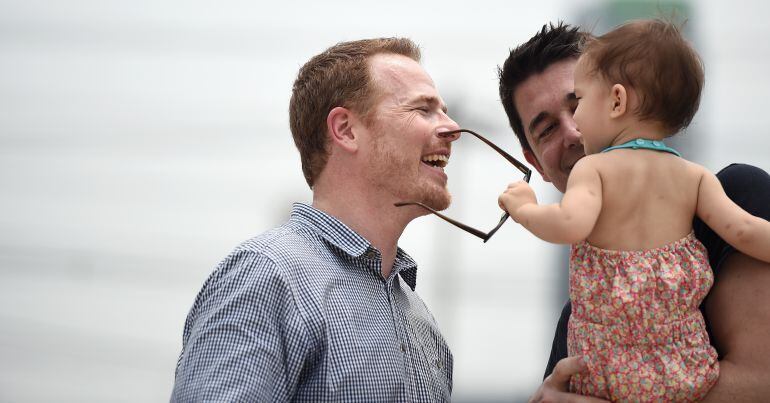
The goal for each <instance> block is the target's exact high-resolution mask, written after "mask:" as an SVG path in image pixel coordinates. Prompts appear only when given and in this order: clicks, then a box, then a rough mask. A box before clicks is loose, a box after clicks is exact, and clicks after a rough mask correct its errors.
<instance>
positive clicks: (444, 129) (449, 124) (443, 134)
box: [437, 114, 460, 142]
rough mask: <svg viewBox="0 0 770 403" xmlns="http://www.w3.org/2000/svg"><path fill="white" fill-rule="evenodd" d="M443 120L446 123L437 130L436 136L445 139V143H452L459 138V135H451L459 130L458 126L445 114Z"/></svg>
mask: <svg viewBox="0 0 770 403" xmlns="http://www.w3.org/2000/svg"><path fill="white" fill-rule="evenodd" d="M444 119H445V120H446V122H443V123H442V125H441V127H440V128H439V130H438V133H437V134H438V136H439V138H442V139H445V140H446V141H449V142H452V141H455V140H457V139H459V138H460V133H451V132H453V131H457V130H460V125H458V124H457V122H455V121H454V120H452V118H450V117H449V116H448V115H447V114H444Z"/></svg>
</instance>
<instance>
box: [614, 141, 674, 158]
mask: <svg viewBox="0 0 770 403" xmlns="http://www.w3.org/2000/svg"><path fill="white" fill-rule="evenodd" d="M621 148H631V149H634V150H638V149H640V148H641V149H644V150H654V151H663V152H666V153H671V154H674V155H676V156H677V157H681V156H682V154H679V151H676V150H674V149H673V148H671V147H669V146H667V145H665V144H664V143H663V142H662V141H660V140H647V139H636V140H631V141H629V142H628V143H623V144H619V145H616V146H612V147H607V148H605V149H604V150H602V152H603V153H606V152H607V151H612V150H617V149H621Z"/></svg>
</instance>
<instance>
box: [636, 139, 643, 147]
mask: <svg viewBox="0 0 770 403" xmlns="http://www.w3.org/2000/svg"><path fill="white" fill-rule="evenodd" d="M636 144H639V145H640V146H643V145H644V140H642V139H636Z"/></svg>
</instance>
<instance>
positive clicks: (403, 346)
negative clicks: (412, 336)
mask: <svg viewBox="0 0 770 403" xmlns="http://www.w3.org/2000/svg"><path fill="white" fill-rule="evenodd" d="M401 352H402V353H405V352H406V344H404V343H401Z"/></svg>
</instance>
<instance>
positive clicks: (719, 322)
mask: <svg viewBox="0 0 770 403" xmlns="http://www.w3.org/2000/svg"><path fill="white" fill-rule="evenodd" d="M588 35H589V34H587V33H584V32H581V31H580V30H579V29H578V28H576V27H571V26H569V25H566V24H564V23H559V24H557V25H553V24H549V25H547V26H543V29H542V30H541V31H540V32H538V33H537V34H536V35H535V36H534V37H532V38H531V39H530V40H529V41H527V42H526V43H524V44H522V45H520V46H519V47H517V48H515V49H514V50H512V51H511V53H510V55H509V57H508V58H507V59H506V61H505V63H504V64H503V66H502V67H501V68H500V69H499V78H500V98H501V101H502V103H503V107H504V108H505V111H506V114H507V115H508V119H509V122H510V125H511V128H512V129H513V131H514V133H516V135H517V137H518V138H519V141H520V142H521V146H522V149H523V153H524V156H525V158H526V159H527V161H529V162H530V163H531V164H532V165H533V166H534V167H535V168H536V169H537V170H538V171H539V172H540V174H541V175H542V176H543V179H544V180H545V181H548V182H551V183H553V185H554V186H555V187H556V188H557V189H559V190H560V191H562V192H563V191H564V190H565V188H566V184H567V178H568V177H569V174H570V171H571V169H572V167H573V166H574V165H575V163H576V162H577V161H578V160H579V159H580V158H582V157H583V156H584V150H583V146H582V144H581V142H580V132H579V131H578V128H577V125H576V124H575V121H574V120H573V113H574V111H575V108H576V106H577V100H576V99H575V94H574V83H573V73H574V70H575V65H576V62H577V58H578V56H579V55H580V51H581V45H582V43H583V41H585V39H586V38H587V37H588ZM717 177H718V178H719V180H720V182H721V183H722V186H723V187H724V189H725V192H726V193H727V195H728V196H729V197H730V198H731V199H733V201H735V202H736V203H737V204H738V205H740V206H741V207H742V208H743V209H745V210H746V211H748V212H750V213H751V214H752V215H755V216H759V217H762V218H764V219H770V176H768V174H767V173H766V172H764V171H762V170H760V169H758V168H755V167H752V166H748V165H741V164H733V165H730V166H728V167H726V168H724V169H723V170H722V171H721V172H720V173H719V174H718V175H717ZM693 228H694V230H695V234H696V236H697V237H698V239H700V241H701V242H703V244H704V245H705V246H706V248H707V249H708V254H709V261H710V264H711V267H712V270H713V271H714V274H715V279H716V281H715V284H714V287H713V288H712V290H711V292H710V294H709V296H708V297H707V298H706V300H705V301H704V303H703V305H702V306H701V310H702V311H703V313H704V317H705V318H706V322H707V326H708V327H709V333H710V338H711V343H712V344H713V345H714V347H716V348H717V351H718V352H719V356H720V368H721V373H720V377H719V380H718V381H717V384H716V385H715V386H714V387H713V388H712V389H711V391H710V392H709V394H708V396H707V397H706V399H705V401H713V402H722V401H728V400H730V401H741V402H743V401H747V402H748V401H763V400H764V399H766V398H767V396H769V395H770V347H769V346H768V345H767V343H766V340H767V339H768V337H770V265H768V264H767V263H763V262H760V261H758V260H755V259H752V258H750V257H748V256H746V255H744V254H742V253H740V252H737V251H735V249H733V248H732V247H731V246H730V245H728V244H727V243H725V242H724V241H723V240H722V239H721V238H719V236H717V235H716V233H714V232H713V231H712V230H711V229H710V228H708V227H707V226H706V225H705V224H704V223H703V222H702V221H700V220H698V219H696V220H695V222H694V223H693ZM570 313H571V306H570V304H569V302H567V304H566V306H565V307H564V309H563V310H562V314H561V317H560V319H559V322H558V325H557V329H556V334H555V337H554V340H553V345H552V350H551V356H550V359H549V362H548V365H547V367H546V372H545V380H544V382H543V384H542V385H541V387H540V388H539V389H538V391H537V392H536V393H535V394H534V396H533V397H532V399H531V401H534V402H537V401H550V402H557V401H570V402H578V401H586V402H595V401H597V400H596V399H594V398H590V397H586V396H575V395H571V394H569V393H568V392H567V386H568V384H569V378H570V376H571V375H572V374H575V373H578V372H581V371H583V370H585V363H583V362H582V358H581V357H569V358H566V357H567V324H568V321H569V317H570Z"/></svg>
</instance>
